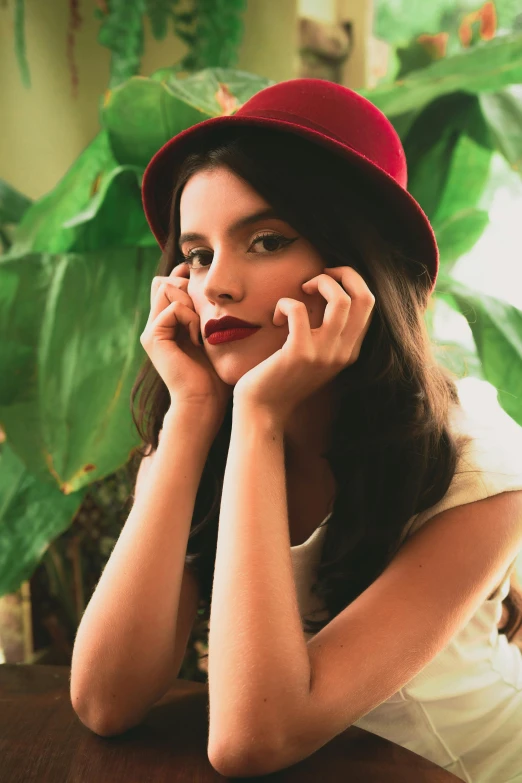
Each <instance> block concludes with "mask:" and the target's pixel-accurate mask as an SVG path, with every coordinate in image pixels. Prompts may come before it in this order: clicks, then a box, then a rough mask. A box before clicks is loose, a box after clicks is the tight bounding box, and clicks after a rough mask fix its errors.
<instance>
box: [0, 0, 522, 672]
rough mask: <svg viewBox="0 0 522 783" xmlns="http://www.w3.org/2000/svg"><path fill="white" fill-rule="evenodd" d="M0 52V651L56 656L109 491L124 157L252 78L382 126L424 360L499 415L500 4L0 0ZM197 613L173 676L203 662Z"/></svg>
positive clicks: (516, 55)
mask: <svg viewBox="0 0 522 783" xmlns="http://www.w3.org/2000/svg"><path fill="white" fill-rule="evenodd" d="M0 72H1V73H2V80H1V81H0V105H2V109H3V111H2V136H1V144H0V242H1V248H0V250H1V255H0V663H18V662H20V663H22V662H23V663H39V662H40V663H53V664H70V659H71V653H72V645H73V642H74V636H75V633H76V629H77V627H78V624H79V622H80V619H81V616H82V614H83V611H84V609H85V606H86V605H87V603H88V602H89V599H90V596H91V595H92V592H93V590H94V588H95V585H96V583H97V581H98V579H99V577H100V574H101V572H102V570H103V567H104V565H105V563H106V562H107V559H108V557H109V555H110V552H111V550H112V547H113V546H114V543H115V542H116V540H117V538H118V536H119V533H120V531H121V528H122V526H123V524H124V522H125V520H126V518H127V516H128V513H129V511H130V507H131V504H132V497H131V494H132V491H133V486H134V480H135V475H136V470H137V466H138V463H137V461H136V458H135V454H134V449H135V448H136V446H138V445H139V439H138V437H137V433H136V432H135V430H134V427H133V425H132V421H131V416H130V411H129V394H130V389H131V387H132V384H133V382H134V379H135V377H136V375H137V372H138V369H139V367H140V365H141V363H142V362H143V360H144V358H145V354H144V351H143V349H142V347H141V344H140V342H139V335H140V334H141V332H142V331H143V328H144V326H145V323H146V320H147V317H148V311H149V294H150V280H151V277H152V275H153V274H154V272H155V269H156V265H157V262H158V260H159V251H158V248H157V245H156V244H155V240H154V237H153V236H152V234H151V232H150V230H149V228H148V225H147V223H146V221H145V218H144V215H143V212H142V208H141V199H140V184H141V177H142V174H143V170H144V168H145V166H146V164H147V163H148V161H149V160H150V158H151V157H152V155H153V154H154V153H155V152H156V150H158V149H159V148H160V147H161V146H162V145H163V144H164V143H165V141H167V140H168V139H169V138H170V137H171V136H173V135H175V133H178V132H179V131H181V130H183V129H184V128H186V127H189V126H190V125H193V124H194V123H196V122H199V121H201V120H204V119H206V118H208V117H211V116H217V115H219V114H223V113H233V112H234V111H235V110H237V108H239V106H240V105H241V104H242V103H243V102H245V101H246V100H248V98H249V97H250V96H251V95H253V94H254V93H255V92H257V91H258V90H259V89H262V88H263V87H265V86H267V85H269V84H271V83H274V82H278V81H282V80H284V79H290V78H294V77H298V76H309V77H315V78H320V79H326V80H330V81H333V82H337V83H339V84H344V85H346V86H348V87H351V88H352V89H355V90H358V91H360V92H361V93H362V94H364V95H366V96H367V97H369V98H370V99H371V100H372V101H373V102H374V103H375V104H376V105H377V106H379V108H381V109H382V111H384V113H385V114H386V115H387V116H388V117H389V119H390V120H391V121H392V122H393V124H394V126H395V128H396V129H397V132H398V133H399V135H400V137H401V140H402V142H403V144H404V147H405V150H406V155H407V159H408V170H409V190H410V192H411V193H412V194H413V195H414V196H415V198H417V200H418V201H419V202H420V204H421V206H422V207H423V209H424V211H425V212H426V213H427V214H428V216H429V218H430V220H431V222H432V225H433V226H434V229H435V232H436V235H437V240H438V243H439V247H440V251H441V273H440V276H439V280H438V282H437V288H436V291H435V294H434V295H433V297H432V303H431V305H430V308H429V311H428V312H427V314H426V318H427V322H428V327H429V329H430V333H431V335H432V339H433V341H434V342H435V344H436V346H437V350H438V352H439V359H440V361H441V362H442V363H445V364H447V366H449V367H450V368H451V369H452V370H453V371H454V372H455V373H457V374H458V376H459V377H460V378H462V379H464V380H463V385H462V389H463V393H465V394H466V395H468V396H469V400H470V401H472V403H473V404H476V405H477V407H478V409H479V410H480V409H482V406H484V405H488V406H491V408H492V409H494V410H495V411H496V412H497V414H498V416H499V423H500V422H501V420H502V419H504V420H505V417H506V416H509V417H510V418H512V419H513V420H515V421H516V422H517V423H518V424H519V425H522V399H521V391H522V263H521V261H522V254H521V250H520V238H519V237H520V229H519V226H520V220H521V218H522V180H521V174H522V7H521V6H520V1H519V0H496V1H495V2H486V3H481V2H480V1H479V0H462V1H461V2H453V1H452V0H431V2H430V3H426V2H425V0H416V1H415V0H97V1H95V0H47V2H46V3H36V2H26V1H25V0H0ZM519 575H520V577H522V558H521V559H520V560H519ZM206 630H207V629H205V628H204V627H203V626H198V625H197V624H196V627H195V628H194V632H193V634H192V638H191V641H190V643H189V646H188V649H187V655H186V658H185V661H184V663H183V667H182V670H181V673H180V676H181V677H183V678H186V679H194V680H199V681H201V682H205V681H206V658H205V657H204V655H205V653H206ZM202 656H203V657H202Z"/></svg>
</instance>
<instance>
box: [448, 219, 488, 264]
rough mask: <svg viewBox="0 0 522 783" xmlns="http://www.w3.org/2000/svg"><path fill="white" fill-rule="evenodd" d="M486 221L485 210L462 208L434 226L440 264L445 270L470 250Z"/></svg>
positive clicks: (480, 234) (486, 223)
mask: <svg viewBox="0 0 522 783" xmlns="http://www.w3.org/2000/svg"><path fill="white" fill-rule="evenodd" d="M488 223H489V215H488V213H487V212H486V211H485V210H483V209H463V210H462V211H461V212H457V213H456V214H454V215H452V216H451V217H449V218H447V219H446V220H445V221H442V222H440V223H439V224H438V225H437V226H436V229H435V233H436V236H437V244H438V246H439V253H440V264H441V267H442V268H443V269H445V271H446V272H451V268H452V266H453V265H454V263H455V261H457V260H458V259H459V258H460V257H461V256H463V255H464V253H467V252H468V251H469V250H471V248H472V247H473V245H474V244H475V243H476V242H477V241H478V240H479V238H480V237H481V236H482V234H483V232H484V230H485V228H486V226H487V225H488Z"/></svg>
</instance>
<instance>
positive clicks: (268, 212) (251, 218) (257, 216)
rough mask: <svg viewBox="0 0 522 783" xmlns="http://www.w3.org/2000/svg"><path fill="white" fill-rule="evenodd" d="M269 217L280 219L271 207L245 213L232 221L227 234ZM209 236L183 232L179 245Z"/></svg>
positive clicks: (202, 239) (199, 240)
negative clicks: (249, 213) (248, 213)
mask: <svg viewBox="0 0 522 783" xmlns="http://www.w3.org/2000/svg"><path fill="white" fill-rule="evenodd" d="M269 218H275V219H276V220H280V219H281V218H279V215H276V213H275V212H274V210H273V209H272V208H271V207H268V208H265V209H261V210H259V211H258V212H254V213H253V214H251V215H245V217H242V218H239V220H236V222H235V223H232V225H230V226H229V227H228V228H227V231H226V233H227V235H228V236H231V235H232V234H234V233H235V232H236V231H239V229H241V228H244V227H245V226H250V225H251V224H252V223H257V221H258V220H268V219H269ZM206 239H207V237H206V236H205V235H204V234H199V233H197V232H194V231H189V232H186V233H184V234H181V235H180V237H179V245H180V246H181V245H182V244H183V243H184V242H194V241H196V240H197V241H198V242H202V241H205V240H206Z"/></svg>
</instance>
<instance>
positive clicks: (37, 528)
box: [0, 443, 87, 596]
mask: <svg viewBox="0 0 522 783" xmlns="http://www.w3.org/2000/svg"><path fill="white" fill-rule="evenodd" d="M86 492H87V489H86V488H85V489H82V490H80V491H79V492H74V493H72V494H69V495H63V494H62V493H61V492H60V490H59V489H58V488H57V487H56V486H52V484H48V483H43V482H40V481H38V480H37V479H35V477H34V476H32V475H31V474H30V473H28V471H27V469H26V467H25V465H24V464H23V462H22V461H21V460H20V459H19V458H18V457H17V455H16V454H15V453H14V452H13V450H12V449H11V447H10V445H9V443H3V444H1V445H0V596H2V595H6V594H7V593H12V592H14V591H15V590H18V588H19V587H20V585H21V584H22V582H25V581H26V580H27V579H30V578H31V576H32V575H33V573H34V570H35V568H36V567H37V565H38V564H39V562H40V560H41V558H42V555H43V554H44V552H45V551H46V549H47V547H48V545H49V542H50V541H52V540H53V539H54V538H56V536H58V535H60V533H62V532H63V531H64V530H67V528H68V527H69V525H70V524H71V520H72V519H73V518H74V515H75V514H76V512H77V511H78V509H79V507H80V505H81V502H82V500H83V498H84V496H85V494H86Z"/></svg>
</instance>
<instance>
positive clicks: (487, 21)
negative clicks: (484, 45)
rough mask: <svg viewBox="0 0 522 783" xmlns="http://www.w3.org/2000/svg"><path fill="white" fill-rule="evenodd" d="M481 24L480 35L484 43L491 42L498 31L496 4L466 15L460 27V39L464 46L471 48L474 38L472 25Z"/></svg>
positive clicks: (487, 4) (485, 5) (484, 6)
mask: <svg viewBox="0 0 522 783" xmlns="http://www.w3.org/2000/svg"><path fill="white" fill-rule="evenodd" d="M475 22H480V30H479V35H480V37H481V39H482V40H483V41H490V40H491V39H492V38H493V37H494V35H495V31H496V29H497V12H496V9H495V3H493V2H488V3H484V5H483V6H482V7H481V8H479V10H478V11H472V12H471V13H470V14H466V16H465V17H464V19H463V20H462V22H461V24H460V27H459V38H460V41H461V43H462V45H463V46H466V47H467V46H469V45H470V44H471V40H472V38H473V30H472V25H473V24H474V23H475Z"/></svg>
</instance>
